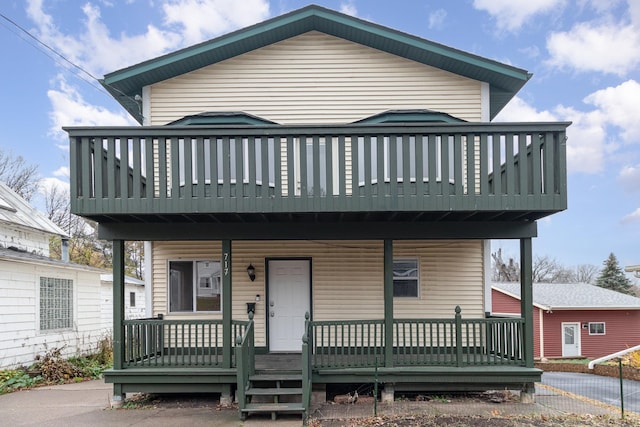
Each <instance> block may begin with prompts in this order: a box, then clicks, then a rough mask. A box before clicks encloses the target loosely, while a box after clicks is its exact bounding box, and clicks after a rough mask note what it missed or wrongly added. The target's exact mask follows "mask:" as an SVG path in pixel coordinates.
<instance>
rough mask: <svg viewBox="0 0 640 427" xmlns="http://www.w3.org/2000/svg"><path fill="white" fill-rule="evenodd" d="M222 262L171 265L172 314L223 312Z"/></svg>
mask: <svg viewBox="0 0 640 427" xmlns="http://www.w3.org/2000/svg"><path fill="white" fill-rule="evenodd" d="M220 282H221V274H220V262H219V261H170V262H169V311H170V312H172V313H178V312H187V313H188V312H198V311H220V310H221V294H220V289H221V286H220Z"/></svg>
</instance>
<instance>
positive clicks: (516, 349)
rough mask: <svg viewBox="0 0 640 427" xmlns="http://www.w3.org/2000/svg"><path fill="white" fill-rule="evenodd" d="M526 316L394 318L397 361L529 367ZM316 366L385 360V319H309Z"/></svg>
mask: <svg viewBox="0 0 640 427" xmlns="http://www.w3.org/2000/svg"><path fill="white" fill-rule="evenodd" d="M523 326H524V320H523V319H522V318H509V319H497V318H491V319H463V318H462V316H461V311H460V307H456V313H455V316H454V318H453V319H394V321H393V358H392V364H393V366H456V367H462V366H488V365H501V366H502V365H516V366H525V360H524V351H523V350H524V349H523V341H522V330H523ZM307 336H308V337H309V351H310V360H311V363H312V366H313V368H314V369H332V368H338V369H339V368H360V367H373V366H374V365H375V363H376V359H377V361H378V363H379V364H380V365H383V364H384V363H385V359H384V357H385V352H384V344H385V339H384V321H383V320H349V321H311V322H308V329H307Z"/></svg>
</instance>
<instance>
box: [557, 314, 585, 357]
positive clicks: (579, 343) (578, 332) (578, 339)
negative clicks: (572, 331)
mask: <svg viewBox="0 0 640 427" xmlns="http://www.w3.org/2000/svg"><path fill="white" fill-rule="evenodd" d="M568 325H574V326H575V328H576V335H575V339H576V344H577V350H578V354H574V355H565V354H564V345H565V344H564V328H565V326H568ZM560 327H561V331H560V348H561V351H562V357H576V356H580V355H582V336H581V334H582V329H581V328H580V322H562V323H561V326H560Z"/></svg>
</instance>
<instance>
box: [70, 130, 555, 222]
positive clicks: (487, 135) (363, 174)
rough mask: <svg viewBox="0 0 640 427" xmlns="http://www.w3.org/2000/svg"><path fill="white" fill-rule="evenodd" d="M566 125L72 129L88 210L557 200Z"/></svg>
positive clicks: (77, 199)
mask: <svg viewBox="0 0 640 427" xmlns="http://www.w3.org/2000/svg"><path fill="white" fill-rule="evenodd" d="M567 126H568V123H508V124H500V123H464V124H431V125H414V124H387V125H344V126H244V127H242V126H220V127H215V128H212V127H204V126H161V127H160V126H157V127H135V128H134V127H125V128H115V127H113V128H108V127H100V128H97V127H93V128H66V130H67V131H68V132H69V135H70V140H71V206H72V210H73V212H74V213H77V214H84V215H89V216H90V215H92V214H95V215H100V214H114V213H118V214H145V213H192V212H207V213H211V212H215V213H224V212H233V213H244V212H246V213H254V212H264V213H268V212H336V211H363V210H365V211H388V210H390V209H391V208H393V210H400V211H450V210H479V211H486V210H490V211H503V210H516V211H518V210H521V211H525V210H527V211H558V210H562V209H565V208H566V147H565V129H566V127H567ZM524 153H526V155H525V154H524ZM495 174H499V178H498V179H496V177H494V175H495ZM436 196H437V197H436Z"/></svg>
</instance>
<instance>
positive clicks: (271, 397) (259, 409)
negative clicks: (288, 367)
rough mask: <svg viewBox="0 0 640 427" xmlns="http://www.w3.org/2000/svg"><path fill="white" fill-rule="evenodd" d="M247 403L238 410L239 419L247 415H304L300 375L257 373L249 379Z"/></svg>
mask: <svg viewBox="0 0 640 427" xmlns="http://www.w3.org/2000/svg"><path fill="white" fill-rule="evenodd" d="M245 394H246V396H247V403H246V405H245V407H244V408H243V409H241V410H240V417H241V418H242V419H245V418H246V416H247V415H249V414H269V413H270V414H271V419H273V420H275V419H276V417H277V415H278V414H304V412H305V407H304V405H303V403H302V374H301V373H299V372H274V371H268V372H261V373H260V372H257V373H256V374H255V375H252V376H251V377H249V388H248V389H247V391H246V392H245Z"/></svg>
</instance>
